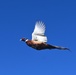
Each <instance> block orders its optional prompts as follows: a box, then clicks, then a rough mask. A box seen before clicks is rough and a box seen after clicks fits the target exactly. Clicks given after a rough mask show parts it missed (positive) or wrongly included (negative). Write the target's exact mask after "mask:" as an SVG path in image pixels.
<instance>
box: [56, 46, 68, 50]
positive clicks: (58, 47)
mask: <svg viewBox="0 0 76 75" xmlns="http://www.w3.org/2000/svg"><path fill="white" fill-rule="evenodd" d="M55 47H56V49H60V50H69V48H65V47H60V46H55Z"/></svg>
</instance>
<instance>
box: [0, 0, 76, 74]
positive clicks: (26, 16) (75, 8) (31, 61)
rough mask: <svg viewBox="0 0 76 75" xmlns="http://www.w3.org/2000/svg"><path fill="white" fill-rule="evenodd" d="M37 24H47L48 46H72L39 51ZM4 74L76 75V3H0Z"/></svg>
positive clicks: (44, 0) (28, 0)
mask: <svg viewBox="0 0 76 75" xmlns="http://www.w3.org/2000/svg"><path fill="white" fill-rule="evenodd" d="M36 21H43V22H44V23H45V24H46V35H47V37H48V43H49V44H53V45H58V46H63V47H68V48H70V50H71V51H72V52H69V51H60V50H45V51H37V50H35V49H32V48H30V47H28V46H27V45H26V44H25V43H23V42H20V41H19V40H20V38H22V37H26V38H28V39H31V33H32V32H33V29H34V25H35V22H36ZM0 35H1V36H0V75H76V48H75V47H76V46H75V45H76V1H75V0H11V1H10V0H1V1H0Z"/></svg>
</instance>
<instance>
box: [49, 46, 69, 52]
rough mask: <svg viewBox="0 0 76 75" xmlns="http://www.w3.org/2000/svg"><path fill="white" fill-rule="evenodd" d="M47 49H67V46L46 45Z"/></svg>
mask: <svg viewBox="0 0 76 75" xmlns="http://www.w3.org/2000/svg"><path fill="white" fill-rule="evenodd" d="M48 48H49V49H59V50H69V51H70V49H69V48H65V47H61V46H54V45H48Z"/></svg>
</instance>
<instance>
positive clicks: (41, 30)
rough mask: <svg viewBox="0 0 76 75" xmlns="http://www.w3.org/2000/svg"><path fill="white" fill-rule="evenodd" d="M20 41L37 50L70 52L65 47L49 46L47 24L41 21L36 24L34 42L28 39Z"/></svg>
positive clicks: (33, 34) (33, 35)
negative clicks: (46, 34)
mask: <svg viewBox="0 0 76 75" xmlns="http://www.w3.org/2000/svg"><path fill="white" fill-rule="evenodd" d="M20 40H21V41H23V42H25V43H26V44H27V45H28V46H30V47H32V48H34V49H36V50H44V49H50V50H51V49H59V50H69V49H68V48H65V47H60V46H54V45H50V44H47V36H45V24H44V23H43V22H41V21H38V22H36V24H35V28H34V31H33V33H32V40H29V39H26V38H21V39H20Z"/></svg>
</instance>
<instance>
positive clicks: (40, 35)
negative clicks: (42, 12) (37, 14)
mask: <svg viewBox="0 0 76 75" xmlns="http://www.w3.org/2000/svg"><path fill="white" fill-rule="evenodd" d="M44 34H45V24H44V23H43V22H41V21H38V22H36V24H35V28H34V31H33V33H32V40H35V41H42V42H47V37H46V36H45V35H44Z"/></svg>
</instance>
